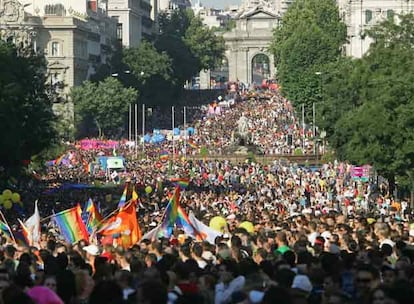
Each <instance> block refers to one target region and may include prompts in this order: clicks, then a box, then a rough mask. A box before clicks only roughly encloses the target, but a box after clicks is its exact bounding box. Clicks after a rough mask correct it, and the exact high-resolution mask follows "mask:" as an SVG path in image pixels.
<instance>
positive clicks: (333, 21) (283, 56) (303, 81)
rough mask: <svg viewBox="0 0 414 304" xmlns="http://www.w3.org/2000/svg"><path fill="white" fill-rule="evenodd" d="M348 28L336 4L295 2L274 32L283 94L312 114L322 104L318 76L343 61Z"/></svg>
mask: <svg viewBox="0 0 414 304" xmlns="http://www.w3.org/2000/svg"><path fill="white" fill-rule="evenodd" d="M345 41H346V26H345V24H344V23H343V22H342V21H341V20H340V17H339V11H338V7H337V5H336V2H335V1H334V0H296V1H294V2H293V3H292V5H291V6H290V7H289V9H288V10H287V12H286V14H285V15H284V16H283V19H282V25H281V26H280V27H278V28H276V29H275V31H274V37H273V42H272V44H271V47H270V49H271V51H272V52H273V54H274V56H275V63H276V67H277V71H278V72H277V78H278V81H279V83H280V84H281V88H282V93H283V94H284V95H285V96H286V97H288V98H289V99H290V100H292V101H293V103H294V104H295V105H298V104H303V103H304V104H305V106H306V108H307V111H306V112H307V113H310V109H311V107H312V103H313V102H317V101H319V100H320V93H321V92H320V79H319V77H318V76H316V75H315V73H316V72H319V71H321V70H322V69H323V68H324V66H325V65H326V64H329V63H330V62H335V61H337V60H338V59H339V58H340V57H341V49H342V46H343V44H344V43H345Z"/></svg>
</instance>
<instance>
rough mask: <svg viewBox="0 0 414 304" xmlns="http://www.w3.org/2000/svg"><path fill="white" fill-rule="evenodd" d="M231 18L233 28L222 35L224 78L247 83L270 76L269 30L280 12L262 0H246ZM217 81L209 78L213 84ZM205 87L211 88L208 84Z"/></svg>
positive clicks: (273, 25) (278, 17) (271, 67)
mask: <svg viewBox="0 0 414 304" xmlns="http://www.w3.org/2000/svg"><path fill="white" fill-rule="evenodd" d="M234 19H235V22H236V27H235V28H233V29H232V30H231V31H229V32H226V33H224V35H223V37H224V40H225V44H226V52H225V57H226V60H225V62H224V64H227V65H228V77H227V78H228V79H226V80H239V81H241V82H243V83H245V84H250V83H253V82H254V83H260V82H261V81H262V80H263V79H267V78H271V77H273V76H274V75H275V67H274V59H273V56H272V55H271V54H270V53H269V50H268V48H269V43H270V41H271V40H272V29H273V28H274V27H276V26H277V25H278V23H279V20H280V15H278V14H276V13H275V6H274V5H273V4H272V3H270V2H268V1H265V0H260V1H252V0H249V1H247V2H246V3H245V4H244V5H243V6H242V7H241V8H240V9H239V10H238V13H237V14H236V16H235V18H234ZM211 73H214V71H212V72H211ZM210 75H211V74H210ZM200 78H201V79H200V80H202V79H203V78H205V76H204V75H203V74H202V75H200ZM209 78H211V77H209ZM213 78H214V77H213ZM223 78H226V77H223ZM217 80H219V79H217ZM217 80H216V79H213V80H212V81H213V82H214V85H215V83H216V82H217ZM201 82H202V83H203V82H204V81H201ZM208 86H209V87H211V83H209V84H208Z"/></svg>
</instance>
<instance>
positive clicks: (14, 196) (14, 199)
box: [11, 193, 20, 203]
mask: <svg viewBox="0 0 414 304" xmlns="http://www.w3.org/2000/svg"><path fill="white" fill-rule="evenodd" d="M11 200H12V202H13V203H18V202H20V194H19V193H13V194H12V197H11Z"/></svg>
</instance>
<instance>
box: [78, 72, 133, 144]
mask: <svg viewBox="0 0 414 304" xmlns="http://www.w3.org/2000/svg"><path fill="white" fill-rule="evenodd" d="M71 97H72V100H73V102H74V105H75V121H76V125H77V127H78V134H82V133H86V134H88V135H90V133H91V132H92V130H93V127H96V128H97V130H98V133H99V137H101V136H105V135H107V136H119V135H120V133H122V131H123V127H124V125H125V124H124V123H125V121H126V113H127V111H128V106H129V105H130V104H131V103H133V102H135V101H136V100H137V97H138V92H137V91H136V90H135V89H133V88H125V87H124V86H123V85H122V84H121V82H119V81H118V80H117V79H115V78H113V77H108V78H106V79H105V80H104V81H102V82H99V83H93V82H90V81H86V82H84V83H83V85H82V86H79V87H74V88H73V89H72V91H71ZM83 135H84V134H83Z"/></svg>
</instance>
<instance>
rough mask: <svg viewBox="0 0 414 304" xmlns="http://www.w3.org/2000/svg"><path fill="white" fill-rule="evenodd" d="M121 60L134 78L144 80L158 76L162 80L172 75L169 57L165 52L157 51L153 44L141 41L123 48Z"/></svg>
mask: <svg viewBox="0 0 414 304" xmlns="http://www.w3.org/2000/svg"><path fill="white" fill-rule="evenodd" d="M123 62H124V63H125V64H126V65H128V66H129V67H130V68H131V70H132V73H133V75H134V76H135V78H136V79H137V80H138V81H140V82H144V81H147V80H149V79H151V77H154V76H158V77H161V78H162V79H164V80H169V79H171V77H172V68H171V58H170V57H169V56H168V55H167V53H165V52H157V50H156V49H155V47H154V46H153V44H151V43H150V42H148V41H142V42H141V44H140V45H139V46H138V47H136V48H128V49H124V56H123Z"/></svg>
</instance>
